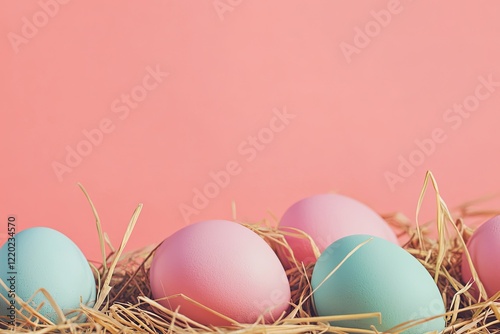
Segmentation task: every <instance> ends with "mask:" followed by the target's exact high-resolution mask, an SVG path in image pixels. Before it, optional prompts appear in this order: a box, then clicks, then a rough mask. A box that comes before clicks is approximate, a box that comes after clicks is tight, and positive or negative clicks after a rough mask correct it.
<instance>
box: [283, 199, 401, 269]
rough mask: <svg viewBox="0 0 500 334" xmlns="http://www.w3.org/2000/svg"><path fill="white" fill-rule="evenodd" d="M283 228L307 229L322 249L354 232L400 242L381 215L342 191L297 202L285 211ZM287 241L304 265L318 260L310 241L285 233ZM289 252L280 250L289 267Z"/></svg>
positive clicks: (285, 263)
mask: <svg viewBox="0 0 500 334" xmlns="http://www.w3.org/2000/svg"><path fill="white" fill-rule="evenodd" d="M280 227H293V228H296V229H299V230H301V231H304V232H306V233H307V234H308V235H309V236H310V237H311V238H312V239H313V240H314V242H315V244H316V246H318V249H319V251H320V252H323V251H324V250H325V249H326V247H328V246H329V245H330V244H331V243H332V242H334V241H336V240H338V239H340V238H342V237H345V236H348V235H352V234H369V235H373V236H377V237H380V238H384V239H386V240H388V241H390V242H393V243H395V244H398V240H397V236H396V234H395V233H394V231H393V230H392V229H391V227H390V226H389V225H388V224H387V223H386V221H385V220H384V219H382V217H380V215H378V214H377V213H376V212H375V211H373V210H372V209H371V208H369V207H368V206H366V205H365V204H363V203H361V202H359V201H357V200H355V199H352V198H350V197H347V196H343V195H339V194H320V195H314V196H310V197H307V198H304V199H302V200H300V201H298V202H296V203H295V204H293V205H292V206H291V207H290V208H288V210H286V212H285V214H284V215H283V217H282V218H281V221H280ZM291 232H293V231H291ZM286 240H287V242H288V244H289V245H290V247H291V249H292V250H293V253H294V257H295V259H296V260H298V261H299V262H304V263H305V264H308V263H314V262H316V257H315V255H314V252H313V249H312V247H311V243H310V241H309V240H307V239H304V238H303V237H296V236H286ZM287 253H288V252H287V251H283V250H281V254H280V258H281V260H282V262H283V263H284V265H285V266H286V267H290V264H289V263H288V261H287V260H286V257H287V256H289V254H287Z"/></svg>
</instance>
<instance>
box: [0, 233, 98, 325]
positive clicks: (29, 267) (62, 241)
mask: <svg viewBox="0 0 500 334" xmlns="http://www.w3.org/2000/svg"><path fill="white" fill-rule="evenodd" d="M14 239H15V245H14V242H13V241H12V240H11V241H7V242H6V243H5V244H4V245H3V247H2V248H1V249H0V259H1V260H0V264H1V265H0V278H1V279H2V280H3V282H4V283H5V284H6V285H7V287H8V290H7V291H6V290H5V289H4V288H3V287H2V286H0V292H1V294H2V295H3V296H4V297H5V298H6V299H7V303H6V301H5V300H4V299H3V298H1V299H0V315H2V316H7V317H9V316H12V314H13V313H14V312H13V310H11V309H9V307H11V306H10V304H9V303H10V302H11V301H12V300H13V298H12V296H13V292H15V293H16V294H17V295H18V296H19V297H20V298H21V299H23V300H24V301H27V300H28V299H29V298H30V297H32V296H33V294H34V293H35V292H36V291H37V290H38V289H39V288H45V289H46V290H47V291H48V292H49V293H50V295H51V296H52V297H53V298H54V299H55V301H56V302H57V304H58V305H59V307H60V308H61V309H62V310H63V312H64V313H65V314H67V316H68V317H73V316H79V317H78V319H77V321H78V322H82V321H84V320H85V317H84V316H83V315H81V314H80V312H75V311H74V310H75V309H78V308H79V307H80V300H81V301H82V303H83V304H86V305H88V306H93V305H94V303H95V300H96V285H95V280H94V276H93V273H92V270H91V268H90V266H89V264H88V262H87V260H86V258H85V256H84V255H83V253H82V252H81V251H80V249H79V248H78V247H77V246H76V245H75V243H73V241H71V240H70V239H69V238H68V237H66V236H65V235H64V234H62V233H60V232H58V231H56V230H53V229H50V228H46V227H34V228H29V229H26V230H24V231H21V232H19V233H18V234H17V235H16V236H15V238H14ZM9 253H10V254H9ZM13 253H14V254H15V264H14V265H13V267H11V265H12V258H13V257H14V256H13ZM9 257H10V258H11V260H10V261H9V260H8V258H9ZM9 262H10V263H9ZM42 302H43V303H44V305H43V306H42V308H41V310H40V313H41V314H43V315H44V316H45V317H47V318H48V319H50V320H51V321H53V322H54V323H59V322H60V319H59V317H58V316H57V314H56V312H55V310H54V308H53V307H52V306H51V305H50V303H49V301H48V300H47V299H46V298H45V296H44V295H43V294H42V293H38V294H36V296H35V297H34V298H33V300H32V302H31V304H30V305H31V306H33V307H35V308H36V307H37V306H39V305H40V304H41V303H42ZM16 306H17V308H19V307H20V305H17V304H16ZM25 314H27V313H25ZM17 317H19V316H17ZM10 319H11V318H10ZM12 320H13V319H12Z"/></svg>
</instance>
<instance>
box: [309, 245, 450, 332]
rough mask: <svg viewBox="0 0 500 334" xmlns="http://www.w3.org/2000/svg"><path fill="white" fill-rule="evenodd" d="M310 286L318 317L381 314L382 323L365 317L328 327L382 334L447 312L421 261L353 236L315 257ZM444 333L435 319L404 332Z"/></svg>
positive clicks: (441, 322)
mask: <svg viewBox="0 0 500 334" xmlns="http://www.w3.org/2000/svg"><path fill="white" fill-rule="evenodd" d="M366 241H368V242H367V243H365V244H363V243H364V242H366ZM361 244H363V245H362V246H361V247H360V248H358V249H357V250H356V251H355V252H353V253H352V255H351V256H350V257H348V258H347V259H346V260H345V262H343V263H342V264H341V265H340V266H339V267H338V269H337V270H336V271H335V272H334V273H333V274H332V275H331V276H330V277H329V278H327V276H328V275H329V274H330V273H331V272H332V271H333V270H334V269H335V268H336V267H337V266H338V265H339V264H340V263H341V262H342V261H343V260H344V259H345V258H346V257H347V256H348V254H349V253H350V252H351V251H353V250H354V249H356V247H357V246H359V245H361ZM325 279H326V280H325ZM323 281H324V282H323ZM311 284H312V288H313V289H316V290H315V292H314V294H313V298H314V305H315V307H316V310H317V312H318V314H319V315H320V316H328V315H347V314H359V313H371V312H380V313H381V315H382V323H381V324H379V322H378V319H377V318H368V319H359V320H349V321H335V322H331V324H332V325H334V326H342V327H348V328H360V329H367V330H369V329H370V326H372V325H373V326H375V327H376V328H377V330H379V331H384V332H385V331H387V330H389V329H391V328H392V327H394V326H396V325H399V324H401V323H403V322H406V321H410V320H416V319H423V318H427V317H430V316H435V315H439V314H442V313H444V312H445V307H444V303H443V300H442V298H441V294H440V292H439V289H438V288H437V286H436V284H435V283H434V280H433V278H432V277H431V275H430V274H429V273H428V271H427V270H426V269H425V268H424V267H423V266H422V265H421V264H420V262H418V260H417V259H415V258H414V257H413V256H412V255H411V254H409V253H408V252H407V251H405V250H404V249H403V248H401V247H399V246H397V245H395V244H394V243H392V242H389V241H387V240H384V239H381V238H378V237H374V236H369V235H352V236H347V237H344V238H341V239H339V240H337V241H335V242H334V243H333V244H331V245H330V246H329V247H328V248H327V249H326V250H325V252H324V253H323V254H322V255H321V256H320V257H319V259H318V261H317V263H316V265H315V267H314V270H313V275H312V279H311ZM320 284H321V286H320ZM444 328H445V321H444V318H442V317H439V318H436V319H434V320H431V321H429V322H426V323H423V324H421V325H418V326H416V327H413V328H411V329H408V330H406V331H404V332H403V333H405V334H422V333H425V332H427V331H434V330H436V331H440V330H442V329H444Z"/></svg>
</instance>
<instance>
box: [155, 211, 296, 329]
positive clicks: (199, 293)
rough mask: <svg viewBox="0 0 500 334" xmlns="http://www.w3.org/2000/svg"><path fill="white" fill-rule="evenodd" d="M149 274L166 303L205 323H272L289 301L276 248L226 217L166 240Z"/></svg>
mask: <svg viewBox="0 0 500 334" xmlns="http://www.w3.org/2000/svg"><path fill="white" fill-rule="evenodd" d="M149 277H150V283H151V291H152V294H153V297H154V298H155V299H156V300H157V301H158V302H159V303H160V304H161V305H163V306H164V307H166V308H168V309H170V310H176V309H177V308H178V307H179V312H180V313H181V314H183V315H185V316H188V317H189V318H191V319H192V320H194V321H197V322H199V323H201V324H205V325H215V326H219V325H229V324H231V323H233V322H238V323H253V322H255V321H257V320H258V319H259V318H260V317H262V319H263V320H264V321H265V322H272V321H274V320H276V319H277V318H278V317H280V316H281V314H282V313H283V312H284V311H286V310H287V308H288V306H289V301H290V286H289V283H288V279H287V276H286V273H285V270H284V269H283V266H282V265H281V263H280V261H279V259H278V257H277V256H276V254H275V253H274V251H273V250H272V248H271V247H270V246H269V245H268V244H267V243H266V242H265V241H264V240H263V239H262V238H261V237H259V236H258V235H257V234H256V233H254V232H253V231H251V230H250V229H248V228H246V227H244V226H243V225H241V224H237V223H234V222H230V221H226V220H209V221H203V222H199V223H195V224H192V225H189V226H186V227H184V228H183V229H181V230H179V231H177V232H176V233H174V234H173V235H171V236H170V237H168V238H167V239H165V240H164V241H163V242H162V244H161V245H160V246H159V247H158V249H157V250H156V252H155V254H154V256H153V260H152V262H151V269H150V276H149ZM181 294H182V296H181ZM198 303H199V304H201V305H204V306H205V307H207V308H209V309H210V310H212V311H207V310H206V309H204V308H203V307H200V305H198ZM217 313H219V314H222V315H224V316H225V317H222V316H220V315H218V314H217Z"/></svg>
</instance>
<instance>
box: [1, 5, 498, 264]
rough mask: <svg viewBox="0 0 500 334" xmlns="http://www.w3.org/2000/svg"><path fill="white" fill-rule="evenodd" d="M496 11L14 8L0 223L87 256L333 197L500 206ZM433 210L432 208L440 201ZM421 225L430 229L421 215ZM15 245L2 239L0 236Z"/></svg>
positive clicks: (4, 69)
mask: <svg viewBox="0 0 500 334" xmlns="http://www.w3.org/2000/svg"><path fill="white" fill-rule="evenodd" d="M499 15H500V3H498V2H495V1H481V2H474V3H472V2H470V3H465V4H464V3H457V2H452V1H441V2H437V3H429V2H423V1H410V0H402V1H397V0H389V1H386V0H384V1H378V0H377V1H364V2H355V3H354V2H353V3H348V2H342V3H339V2H335V1H295V0H294V1H284V0H280V1H246V0H206V1H155V2H153V1H150V2H140V1H117V0H115V1H106V2H102V1H96V0H92V1H90V0H89V1H70V0H39V1H9V2H6V3H4V5H3V9H2V11H1V12H0V22H1V25H0V35H1V36H3V37H2V38H1V39H0V59H1V60H2V61H1V62H0V71H1V76H0V92H1V93H0V94H1V107H2V122H0V127H1V129H0V133H1V151H0V153H1V156H2V172H1V173H0V182H1V183H0V184H1V187H0V203H1V206H0V210H1V212H0V213H1V216H0V217H1V218H0V219H2V220H3V221H4V222H5V223H3V225H0V228H1V229H2V230H1V231H0V233H4V232H5V229H6V221H7V217H8V215H9V214H15V215H16V217H17V222H18V228H19V229H24V228H27V227H30V226H36V225H45V226H50V227H53V228H57V229H59V230H61V231H62V232H64V233H66V234H67V235H68V236H69V237H71V238H72V239H73V240H74V241H75V242H76V243H77V244H78V245H79V246H80V247H81V248H82V249H83V251H84V252H85V254H86V255H87V256H88V257H89V258H90V259H92V260H99V259H100V257H99V246H98V239H97V234H96V229H95V225H94V219H93V215H92V212H91V210H90V207H89V205H88V204H87V202H86V200H85V198H84V196H83V194H82V193H81V191H80V189H79V188H78V186H77V182H81V183H82V184H83V185H84V186H85V187H86V189H87V190H88V191H89V193H90V195H91V197H92V199H93V201H94V203H95V205H96V207H97V209H98V211H99V213H100V217H101V219H102V222H103V228H104V230H105V231H107V232H108V234H109V235H110V239H111V240H112V242H113V243H114V245H115V246H118V244H119V242H120V240H121V236H122V234H123V233H124V231H125V228H126V225H127V224H128V221H129V219H130V216H131V214H132V212H133V210H134V209H135V207H136V206H137V204H138V203H144V209H143V211H142V214H141V217H140V219H139V222H138V225H137V226H136V231H135V233H134V234H133V236H132V238H131V240H130V243H129V249H135V248H138V247H140V246H143V245H148V244H152V243H157V242H159V241H161V240H162V239H163V238H165V237H166V236H168V235H169V234H171V233H172V232H173V231H175V230H177V229H179V228H180V227H182V226H184V225H185V224H188V223H190V222H194V221H198V220H202V219H207V218H226V219H230V218H231V217H232V209H231V203H232V201H235V203H236V210H237V216H238V218H239V219H241V220H246V221H258V220H261V219H262V218H270V217H272V215H271V213H272V214H273V215H275V216H276V217H280V216H281V215H282V214H283V212H284V210H285V209H286V208H287V207H288V206H289V205H291V204H292V203H293V202H295V201H296V200H298V199H300V198H303V197H305V196H308V195H312V194H316V193H323V192H328V191H337V192H340V193H343V194H346V195H349V196H352V197H355V198H357V199H359V200H361V201H363V202H365V203H367V204H368V205H370V206H371V207H372V208H374V209H375V210H377V211H378V212H392V211H402V212H403V213H405V214H406V215H407V216H409V217H410V218H414V217H415V206H416V203H417V199H418V195H419V192H420V189H421V185H422V182H423V178H424V175H425V172H426V171H427V170H432V171H433V172H434V174H435V176H436V178H437V179H438V181H439V185H440V189H441V191H442V193H443V196H444V198H445V199H446V200H447V202H448V204H449V205H450V206H451V207H453V206H456V205H458V204H460V203H461V202H463V201H465V200H469V199H473V198H476V197H478V196H481V195H485V194H490V193H495V192H497V191H499V190H500V184H499V179H500V178H499V170H500V169H499V162H500V159H499V157H498V152H499V148H500V140H499V135H498V124H499V121H500V114H499V106H500V47H499V40H500V33H499V32H500V20H498V17H499ZM428 203H430V204H429V205H428V207H429V212H432V210H433V207H432V200H429V201H428ZM429 217H431V216H430V213H429ZM3 237H5V235H3Z"/></svg>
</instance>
